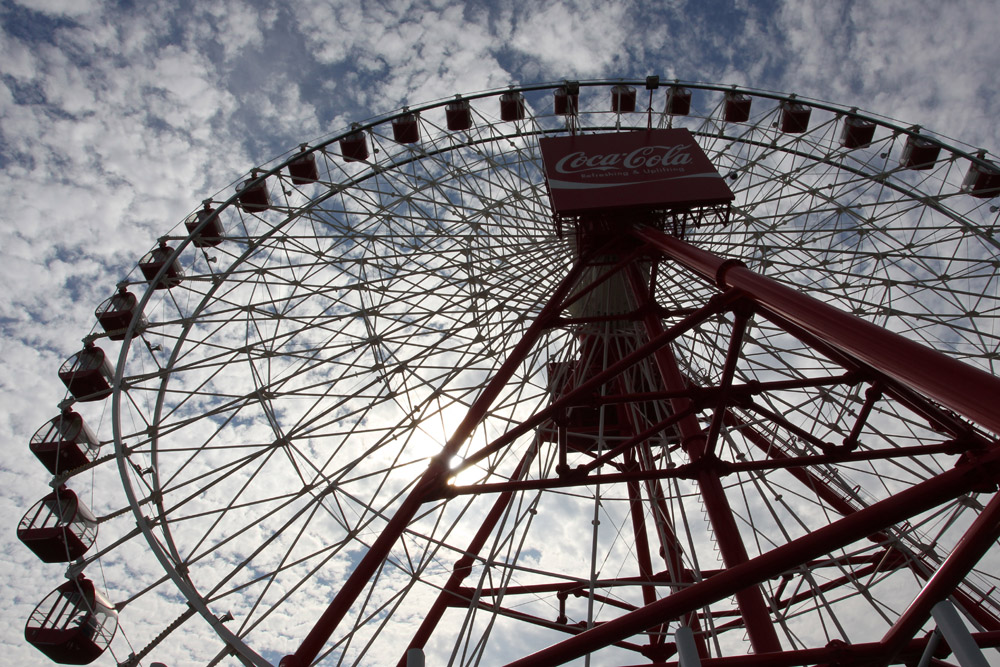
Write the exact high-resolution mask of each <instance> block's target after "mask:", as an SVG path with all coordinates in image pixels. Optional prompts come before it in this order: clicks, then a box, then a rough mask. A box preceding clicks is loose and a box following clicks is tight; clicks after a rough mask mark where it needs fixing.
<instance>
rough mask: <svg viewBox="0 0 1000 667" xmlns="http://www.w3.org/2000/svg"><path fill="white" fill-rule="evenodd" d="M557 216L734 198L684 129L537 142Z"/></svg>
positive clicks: (711, 202)
mask: <svg viewBox="0 0 1000 667" xmlns="http://www.w3.org/2000/svg"><path fill="white" fill-rule="evenodd" d="M539 146H540V147H541V150H542V160H543V162H544V164H545V174H546V180H547V182H548V188H549V193H550V195H551V200H552V208H553V210H554V211H555V212H556V213H557V214H559V215H580V214H586V213H594V212H597V211H607V210H617V209H629V208H645V209H650V208H653V209H666V208H684V207H692V206H712V205H718V204H728V203H729V202H731V201H732V200H733V193H732V191H731V190H730V189H729V186H728V185H726V182H725V181H724V180H723V179H722V177H720V176H719V172H717V171H716V170H715V167H714V166H712V163H711V162H709V160H708V157H706V155H705V153H704V152H703V151H702V150H701V148H700V147H699V146H698V144H697V142H696V141H695V140H694V137H693V136H692V135H691V133H690V132H689V131H688V130H685V129H672V130H649V131H646V132H618V133H607V134H586V135H583V134H581V135H572V136H565V137H546V138H543V139H541V140H539Z"/></svg>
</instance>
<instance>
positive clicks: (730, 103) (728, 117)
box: [722, 92, 753, 123]
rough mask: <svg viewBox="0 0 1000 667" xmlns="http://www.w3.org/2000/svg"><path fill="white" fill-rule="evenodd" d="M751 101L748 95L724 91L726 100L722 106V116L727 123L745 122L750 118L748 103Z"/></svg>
mask: <svg viewBox="0 0 1000 667" xmlns="http://www.w3.org/2000/svg"><path fill="white" fill-rule="evenodd" d="M752 102H753V100H752V98H751V97H750V96H749V95H744V94H743V93H735V92H729V93H726V101H725V103H724V107H723V113H722V117H723V119H724V120H725V121H726V122H727V123H745V122H747V120H749V118H750V104H751V103H752Z"/></svg>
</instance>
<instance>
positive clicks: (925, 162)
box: [899, 135, 941, 170]
mask: <svg viewBox="0 0 1000 667" xmlns="http://www.w3.org/2000/svg"><path fill="white" fill-rule="evenodd" d="M940 152H941V144H938V143H936V142H933V141H931V140H930V139H924V138H923V137H916V136H912V135H911V136H909V137H908V138H907V139H906V145H905V146H903V157H902V159H901V160H900V161H899V164H900V166H901V167H903V169H917V170H923V169H930V168H932V167H933V166H934V163H935V162H937V158H938V153H940Z"/></svg>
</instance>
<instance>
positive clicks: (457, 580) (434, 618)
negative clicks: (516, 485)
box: [397, 447, 538, 667]
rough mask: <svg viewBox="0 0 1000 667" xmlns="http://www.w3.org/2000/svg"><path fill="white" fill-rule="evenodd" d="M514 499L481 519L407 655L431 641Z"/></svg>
mask: <svg viewBox="0 0 1000 667" xmlns="http://www.w3.org/2000/svg"><path fill="white" fill-rule="evenodd" d="M537 451H538V448H537V447H532V448H530V449H529V450H528V451H526V452H525V453H524V456H523V457H522V458H521V463H520V465H518V467H517V472H516V473H515V474H514V479H520V478H521V477H523V476H524V475H525V474H526V473H527V472H528V468H529V467H530V465H531V462H532V461H533V460H534V458H535V454H536V453H537ZM513 497H514V492H513V491H506V492H504V493H501V494H500V495H499V496H498V497H497V499H496V500H495V501H494V503H493V507H492V508H491V509H490V512H489V514H487V515H486V517H485V518H484V519H483V523H482V525H480V526H479V529H478V530H477V531H476V534H475V536H473V538H472V542H470V543H469V548H468V549H466V551H465V553H464V554H463V556H462V557H461V558H459V559H458V562H457V563H455V569H454V571H453V572H452V574H451V576H450V577H448V581H447V583H445V585H444V588H442V589H441V592H440V593H439V594H438V597H437V599H436V600H435V601H434V604H433V605H431V608H430V609H429V610H428V611H427V614H426V615H425V616H424V620H423V621H421V623H420V627H419V628H417V632H416V633H415V634H414V635H413V637H412V638H411V639H410V644H409V646H407V647H406V648H407V651H409V649H412V648H420V649H422V648H424V646H426V645H427V640H428V639H430V637H431V634H432V633H433V632H434V630H435V628H437V624H438V622H439V621H440V620H441V617H442V616H444V612H445V610H446V609H447V608H448V607H449V606H451V604H452V602H453V601H454V599H455V598H457V597H460V595H459V593H458V591H459V589H460V587H461V585H462V582H463V581H465V578H466V577H468V576H469V573H470V572H471V571H472V564H473V559H474V558H475V556H476V555H477V554H479V552H480V551H482V548H483V546H485V545H486V540H487V539H488V538H489V536H490V534H491V533H492V532H493V529H494V528H495V527H496V525H497V523H498V522H499V521H500V519H501V518H502V517H503V515H504V512H506V511H507V508H508V506H509V505H510V501H511V499H512V498H513ZM397 667H406V653H405V652H404V653H403V657H402V658H400V660H399V663H398V664H397Z"/></svg>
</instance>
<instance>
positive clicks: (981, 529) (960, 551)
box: [882, 495, 1000, 660]
mask: <svg viewBox="0 0 1000 667" xmlns="http://www.w3.org/2000/svg"><path fill="white" fill-rule="evenodd" d="M998 538H1000V495H995V496H993V500H991V501H990V503H989V504H988V505H987V506H986V508H985V509H984V510H983V511H982V512H981V513H980V514H979V516H978V517H977V518H976V520H975V521H974V522H973V523H972V525H971V526H969V529H968V530H967V531H966V532H965V535H964V536H963V537H962V539H961V541H960V542H959V543H958V544H957V545H956V546H955V549H954V550H953V551H952V552H951V555H950V556H948V558H947V559H945V561H944V563H942V565H941V567H940V568H939V569H938V571H937V572H935V573H934V576H932V577H931V578H930V580H929V581H928V582H927V583H926V584H925V585H924V588H923V590H921V591H920V594H919V595H917V598H916V599H915V600H914V601H913V602H912V603H910V606H909V607H907V609H906V611H904V612H903V615H902V616H900V617H899V620H897V621H896V623H895V624H893V626H892V627H891V628H889V632H887V633H886V634H885V636H884V637H883V638H882V643H883V644H885V647H886V648H885V656H886V659H887V660H891V659H892V658H894V657H895V656H896V654H897V653H899V651H900V650H901V649H902V648H903V647H904V646H905V645H906V644H907V642H909V641H910V640H911V639H912V638H913V636H914V635H915V634H916V633H917V632H918V631H919V630H920V628H921V627H922V626H923V624H924V623H926V622H927V619H928V618H929V617H930V615H931V608H932V607H933V606H934V605H936V604H937V603H938V602H941V601H942V600H944V599H945V598H947V597H948V596H949V595H951V592H952V591H953V590H954V589H955V587H956V586H958V584H959V583H960V582H961V581H962V580H963V579H964V578H965V576H966V575H967V574H968V573H969V571H970V570H971V569H972V568H973V567H975V566H976V563H978V562H979V559H980V558H982V557H983V556H984V555H985V554H986V552H987V551H989V550H990V549H991V548H992V547H993V546H994V545H995V544H996V541H997V539H998Z"/></svg>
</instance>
